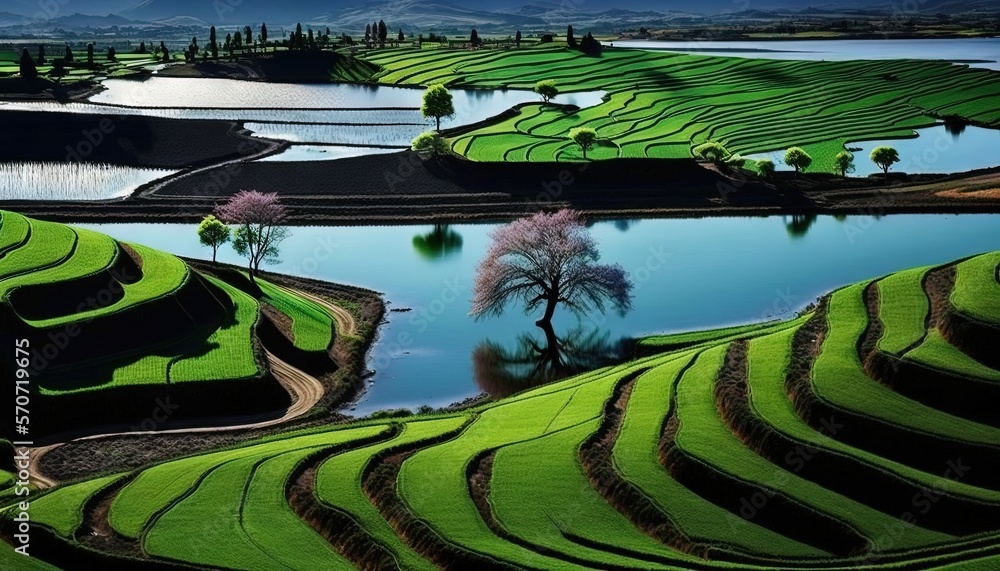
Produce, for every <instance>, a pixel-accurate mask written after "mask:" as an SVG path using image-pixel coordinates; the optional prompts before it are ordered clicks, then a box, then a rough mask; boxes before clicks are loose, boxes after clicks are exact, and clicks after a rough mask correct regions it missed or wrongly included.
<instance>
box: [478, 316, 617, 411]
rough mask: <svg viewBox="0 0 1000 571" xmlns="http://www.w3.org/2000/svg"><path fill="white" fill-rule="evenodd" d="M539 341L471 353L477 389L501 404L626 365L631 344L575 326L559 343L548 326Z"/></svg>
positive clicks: (522, 339) (533, 336) (525, 338)
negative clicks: (516, 396)
mask: <svg viewBox="0 0 1000 571" xmlns="http://www.w3.org/2000/svg"><path fill="white" fill-rule="evenodd" d="M539 328H540V329H541V330H542V333H543V334H542V335H538V334H537V333H532V332H527V333H523V334H522V335H520V336H519V337H518V338H517V342H516V343H515V344H514V346H512V347H506V346H504V345H502V344H500V343H497V342H495V341H490V340H486V341H482V342H480V343H479V345H478V346H476V348H475V349H474V350H473V351H472V371H473V375H474V376H475V379H476V384H477V385H478V386H479V388H480V389H481V390H483V391H485V392H486V393H488V394H489V395H490V396H493V397H496V398H503V397H506V396H510V395H512V394H514V393H517V392H520V391H523V390H525V389H529V388H531V387H537V386H539V385H544V384H546V383H551V382H553V381H558V380H559V379H564V378H566V377H570V376H572V375H576V374H579V373H583V372H586V371H592V370H594V369H598V368H600V367H605V366H607V365H614V364H617V363H621V362H623V361H624V360H626V359H627V358H628V357H629V356H630V354H631V345H632V343H631V340H630V339H629V338H627V337H622V338H620V339H617V340H613V339H612V338H611V331H608V330H604V331H602V330H601V329H598V328H592V329H590V328H587V327H584V326H583V325H579V326H577V327H576V328H575V329H573V330H571V331H569V332H568V333H566V334H565V335H564V336H562V337H558V336H556V333H555V330H554V329H553V328H552V325H551V324H550V323H545V324H543V325H539Z"/></svg>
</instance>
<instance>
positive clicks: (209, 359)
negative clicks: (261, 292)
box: [170, 276, 260, 383]
mask: <svg viewBox="0 0 1000 571" xmlns="http://www.w3.org/2000/svg"><path fill="white" fill-rule="evenodd" d="M206 279H208V280H209V281H210V282H212V283H213V284H215V285H216V286H218V287H220V288H222V290H223V291H225V292H226V293H227V294H228V295H229V297H230V299H232V301H233V303H234V304H235V305H236V311H235V316H234V321H233V322H232V323H228V324H226V325H224V326H223V327H220V328H219V329H217V330H216V331H215V332H214V333H213V334H212V335H211V336H210V337H209V338H208V340H207V341H206V345H207V346H209V347H211V349H209V350H208V351H207V352H206V353H204V354H201V355H195V356H183V357H181V358H180V359H178V360H176V361H174V362H173V363H171V365H170V381H171V382H174V383H183V382H192V381H204V380H205V379H210V380H211V379H248V378H251V377H255V376H257V375H258V374H260V368H259V367H258V365H257V361H256V359H255V357H254V349H253V339H252V338H253V328H254V326H255V325H256V323H257V318H258V305H257V300H255V299H254V298H252V297H250V296H249V295H247V294H245V293H243V292H242V291H240V290H238V289H236V288H235V287H233V286H231V285H229V284H227V283H225V282H223V281H222V280H217V279H215V278H212V277H207V276H206Z"/></svg>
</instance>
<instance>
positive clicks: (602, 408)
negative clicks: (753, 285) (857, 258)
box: [0, 233, 1000, 571]
mask: <svg viewBox="0 0 1000 571" xmlns="http://www.w3.org/2000/svg"><path fill="white" fill-rule="evenodd" d="M0 236H2V233H0ZM998 265H1000V255H998V254H996V253H990V254H985V255H982V256H978V257H974V258H970V259H968V260H963V261H959V262H954V263H951V264H945V265H943V266H938V267H934V268H916V269H912V270H905V271H901V272H899V273H895V274H890V275H887V276H883V277H880V278H877V279H875V280H870V281H865V282H861V283H858V284H855V285H851V286H848V287H844V288H842V289H839V290H836V291H834V292H832V293H830V294H828V295H826V296H824V297H823V298H822V299H821V300H820V302H819V303H818V304H817V305H816V306H815V307H812V308H810V309H809V310H808V311H807V312H805V313H803V314H802V315H800V316H798V317H796V318H794V319H792V320H789V321H783V322H769V323H763V324H757V325H748V326H735V327H729V328H723V329H717V330H714V331H707V332H700V333H691V334H677V335H670V336H662V337H658V338H651V339H649V340H648V341H647V343H646V345H645V349H646V350H647V352H649V353H651V354H649V355H648V356H646V357H642V358H639V359H635V360H633V361H629V362H626V363H624V364H621V365H617V366H612V367H606V368H602V369H598V370H595V371H591V372H588V373H584V374H581V375H578V376H575V377H571V378H568V379H564V380H561V381H558V382H555V383H551V384H548V385H544V386H541V387H538V388H535V389H531V390H528V391H524V392H521V393H518V394H517V395H514V396H512V397H509V398H507V399H501V400H497V401H494V402H488V403H486V404H480V405H477V406H474V407H472V408H469V409H466V410H462V411H458V412H450V413H433V414H426V415H418V416H412V417H402V418H397V419H388V420H386V419H382V420H373V419H370V420H358V421H353V422H349V423H346V424H341V425H336V424H335V425H320V426H314V427H310V428H305V429H299V430H297V431H294V432H286V433H279V434H276V435H272V436H268V437H265V438H262V439H259V440H256V441H255V440H251V441H249V442H245V443H240V444H235V445H232V446H230V447H228V448H222V449H217V450H212V451H208V452H204V453H200V454H193V455H189V456H186V457H183V458H180V459H175V460H171V461H167V462H162V463H158V464H152V465H149V466H144V467H142V468H139V469H137V470H136V471H135V472H134V473H133V474H120V473H113V474H106V475H97V476H95V477H93V478H91V479H84V480H81V481H77V482H72V483H68V484H65V485H63V486H60V487H57V488H55V489H54V490H52V491H49V492H46V493H45V494H43V495H42V496H41V497H40V498H38V499H37V500H36V502H37V506H38V509H37V511H36V512H35V514H34V517H35V519H36V522H37V525H38V526H40V528H41V529H46V530H50V531H51V533H52V534H53V537H56V538H57V539H55V541H62V542H64V543H65V544H66V547H67V548H69V549H70V550H72V549H75V548H81V547H80V546H79V545H78V542H79V541H81V538H82V537H86V536H87V535H88V534H90V533H92V531H93V530H92V529H91V526H92V525H93V519H92V518H93V517H97V518H106V521H105V522H104V524H105V525H106V526H108V527H110V528H111V529H113V530H114V532H115V533H117V534H118V535H119V536H120V538H121V539H120V541H124V542H128V543H129V544H130V545H131V546H132V547H130V549H131V550H132V551H131V553H132V554H130V555H126V556H125V557H136V556H137V555H136V554H138V553H141V554H142V556H143V557H145V558H149V559H152V560H154V561H171V562H180V563H183V564H185V565H190V566H195V567H198V568H224V569H251V570H257V569H261V570H264V569H267V570H270V569H285V570H298V569H301V570H313V569H354V568H363V569H375V568H378V569H381V568H392V569H419V570H429V569H434V568H446V569H531V570H549V569H578V570H581V569H616V570H617V569H635V570H645V569H698V570H711V569H733V570H737V569H739V570H752V569H759V570H761V571H764V570H774V569H783V570H795V569H802V570H805V569H817V570H829V571H832V570H844V569H862V570H873V571H874V570H891V569H949V570H970V571H976V570H987V569H993V568H994V567H995V565H996V563H997V558H998V557H1000V525H998V524H997V522H998V521H1000V480H998V479H997V478H996V477H995V474H996V473H1000V472H998V470H1000V422H982V420H981V419H980V420H979V421H977V420H973V419H971V418H965V417H964V415H963V414H962V410H961V407H956V406H955V404H954V402H951V404H949V408H948V412H944V411H943V410H939V409H938V408H937V407H936V406H935V403H934V402H933V399H929V400H928V399H924V400H921V401H920V402H917V401H915V400H912V399H910V398H908V397H907V396H905V395H904V394H901V393H899V392H897V391H895V390H894V389H893V388H892V387H891V386H887V385H885V384H882V383H881V382H879V381H877V380H876V379H875V378H873V377H871V376H869V374H868V372H867V371H868V369H867V368H866V365H865V363H866V362H868V361H869V360H870V358H871V357H872V355H876V354H878V353H883V354H885V355H891V356H894V357H900V358H902V359H904V360H905V361H907V362H909V363H911V365H912V366H916V367H925V368H926V371H927V374H928V375H934V374H939V376H940V375H942V374H945V373H946V374H948V375H960V376H961V377H962V378H971V379H975V380H977V381H978V382H981V383H983V384H984V386H987V387H988V386H994V387H996V389H997V391H998V393H1000V371H997V370H994V369H992V368H990V367H989V366H988V365H986V364H983V363H980V362H978V361H976V360H974V359H973V358H972V357H970V356H968V355H966V354H965V353H964V352H963V347H964V346H965V344H964V343H965V341H966V340H964V339H963V338H961V337H960V335H961V332H956V331H955V330H953V329H948V328H940V327H937V324H936V323H935V322H934V321H933V320H932V319H930V318H929V315H930V312H931V311H930V308H931V307H932V305H933V304H940V303H942V301H941V296H938V297H932V296H931V295H930V293H929V292H928V290H927V287H928V286H927V282H928V280H927V276H928V275H929V274H930V273H931V272H939V271H945V270H948V271H951V269H955V275H956V276H957V279H956V281H955V285H954V288H953V291H951V292H950V303H949V304H948V305H946V306H945V307H943V308H939V311H938V312H939V313H940V312H942V311H943V312H946V313H947V312H953V313H956V314H957V312H963V313H964V314H968V315H970V316H975V318H976V319H977V322H978V323H980V324H981V325H983V326H1000V318H998V314H997V313H996V312H995V307H996V303H994V302H995V301H996V299H997V296H996V294H995V288H996V287H997V283H998V282H997V281H996V270H997V267H998ZM210 281H211V283H213V284H215V285H216V286H217V287H219V288H220V289H221V290H222V291H225V292H226V293H227V295H229V296H230V297H231V298H232V299H233V300H234V302H235V303H236V305H237V309H236V315H237V317H236V322H235V324H233V325H231V326H230V327H229V328H228V329H225V328H224V329H220V330H219V331H218V332H217V333H218V335H217V336H215V337H214V339H215V340H216V342H218V343H219V344H220V345H221V346H233V342H232V341H230V340H227V339H228V336H229V335H230V334H229V333H226V334H225V335H223V334H222V332H228V331H229V330H230V329H232V333H231V335H232V336H233V338H235V337H237V336H239V337H241V338H242V337H245V336H246V335H247V330H246V329H245V321H243V319H244V317H243V311H244V309H243V307H255V306H253V305H252V304H248V305H246V306H244V302H245V301H247V300H245V299H244V298H243V297H241V293H240V292H239V291H238V290H236V289H235V288H233V287H232V286H228V285H227V284H225V283H224V282H221V281H218V280H214V279H212V280H210ZM262 289H263V290H264V292H265V295H266V297H267V298H268V299H265V300H263V301H265V302H266V303H271V304H272V305H273V306H274V307H275V308H277V309H279V310H280V311H282V312H286V315H288V316H289V317H290V318H292V319H293V321H295V320H300V319H305V318H306V317H307V316H310V317H315V313H314V310H315V309H317V308H314V307H312V306H310V305H309V304H303V303H298V302H295V300H288V299H285V298H284V297H283V296H285V295H286V294H287V291H286V290H284V289H281V288H277V287H275V286H273V285H271V284H262ZM866 291H868V293H869V294H871V295H877V296H878V300H879V305H878V311H877V312H875V311H874V309H873V308H871V307H869V306H867V305H866V303H865V295H866ZM243 295H246V294H243ZM249 301H250V302H254V303H255V300H253V299H249ZM252 315H254V312H253V311H249V310H247V311H246V317H247V318H250V317H252ZM873 319H878V320H879V322H880V324H881V327H882V335H881V336H880V337H879V338H876V339H872V340H869V341H867V342H865V343H862V340H863V339H864V337H865V335H866V332H867V331H868V325H869V324H870V323H872V320H873ZM237 332H238V335H237ZM657 348H659V349H657ZM230 356H231V357H232V358H234V359H236V357H235V353H230ZM203 358H204V359H206V361H205V364H202V365H200V366H203V367H216V366H223V365H222V361H215V364H211V365H210V364H208V363H209V361H211V360H212V359H215V358H216V357H214V356H212V352H209V353H207V354H206V355H205V356H204V357H203ZM244 359H247V357H246V356H243V357H239V358H238V359H237V360H244ZM182 362H183V361H182ZM803 366H804V368H802V367H803ZM191 370H192V372H193V371H194V370H195V366H194V364H192V369H191ZM929 378H931V379H933V378H938V377H933V376H931V377H929ZM940 379H941V382H942V383H945V382H947V379H948V377H947V376H940ZM942 389H944V390H943V391H942V392H947V393H949V394H950V397H951V398H952V399H955V398H958V399H961V395H958V396H956V395H955V394H954V391H948V390H947V389H948V387H946V386H943V387H942ZM984 390H989V389H984ZM959 402H961V401H959ZM968 404H969V405H970V407H971V406H973V405H976V404H978V403H973V402H969V403H968ZM831 414H832V416H830V415H831ZM852 422H864V423H870V424H866V425H867V426H871V427H875V428H871V429H869V430H866V431H852V430H851V429H850V424H851V423H852ZM831 427H832V429H831ZM845 427H846V428H845ZM880 430H884V431H887V432H886V433H887V434H894V435H897V436H898V437H900V438H901V441H900V443H899V445H898V446H901V447H903V446H908V443H910V442H918V443H922V445H923V448H918V449H917V450H918V453H917V454H916V455H907V454H904V453H900V452H899V451H898V450H896V449H894V447H892V446H889V447H887V446H886V445H885V443H884V442H882V441H881V440H880V438H881V437H880V436H879V435H878V434H876V432H875V431H880ZM943 446H944V447H956V450H959V449H960V450H964V451H966V452H964V453H967V454H971V456H968V457H966V458H974V459H975V460H976V463H975V464H973V467H972V470H976V469H979V470H980V472H979V473H978V475H976V476H970V477H968V478H964V477H962V475H961V474H959V475H958V476H956V475H955V474H954V473H952V472H947V471H946V468H947V466H949V465H948V464H947V463H944V462H943V463H942V465H941V466H937V465H934V464H928V463H927V462H926V461H925V460H924V458H922V457H921V455H920V454H919V452H920V451H923V453H925V454H926V455H928V456H934V455H936V454H939V451H940V450H941V449H942V447H943ZM786 452H787V453H786ZM952 460H953V462H959V464H961V460H956V459H952ZM831 474H836V475H837V477H836V478H830V477H829V476H830V475H831ZM991 474H992V475H991ZM123 477H127V478H129V479H128V480H127V481H126V483H124V485H123V486H122V487H121V489H120V491H117V492H115V493H114V495H113V497H111V501H110V509H109V510H107V511H106V512H100V513H93V514H92V513H88V512H87V510H88V509H91V508H90V507H88V506H91V505H93V502H90V501H89V500H91V499H93V498H95V497H98V496H97V494H101V493H103V492H102V490H106V489H107V486H109V485H111V484H112V483H114V482H117V481H118V480H119V479H120V478H123ZM845 478H850V479H851V480H850V482H849V485H848V484H845V480H844V479H845ZM119 485H120V484H119ZM868 485H871V486H879V488H878V490H879V491H878V492H877V493H871V491H870V490H869V489H868V488H867V487H866V486H868ZM925 493H929V494H932V495H928V496H926V497H925V496H923V495H922V494H925ZM925 504H926V507H925ZM7 506H8V508H7V511H4V512H3V515H2V516H0V522H2V521H3V518H10V517H11V513H12V512H11V511H10V507H9V506H10V504H9V500H8V501H7ZM98 556H102V555H100V554H98ZM4 557H8V558H9V557H10V556H9V555H7V554H6V553H0V561H4V559H3V558H4ZM109 557H110V556H109ZM43 560H44V559H43ZM55 563H58V562H55Z"/></svg>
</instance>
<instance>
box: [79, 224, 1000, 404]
mask: <svg viewBox="0 0 1000 571" xmlns="http://www.w3.org/2000/svg"><path fill="white" fill-rule="evenodd" d="M87 227H90V228H95V229H98V230H100V231H103V232H106V233H108V234H111V235H113V236H115V237H117V238H119V239H124V240H129V241H134V242H139V243H143V244H147V245H149V246H153V247H157V248H162V249H164V250H167V251H169V252H173V253H175V254H180V255H185V256H193V257H201V258H205V257H210V252H209V251H208V250H207V249H206V248H204V247H201V246H199V244H198V239H197V236H196V235H195V226H194V225H176V224H159V225H158V224H102V225H87ZM494 227H495V226H493V225H457V226H450V227H448V228H445V229H441V228H439V229H438V232H435V231H434V230H435V229H434V228H433V227H432V226H372V227H296V228H293V229H292V236H291V237H290V238H289V239H288V240H286V242H285V243H284V244H283V245H282V256H283V261H282V262H281V263H280V264H278V265H276V266H272V267H270V268H269V269H272V270H274V271H278V272H284V273H288V274H294V275H300V276H307V277H313V278H319V279H324V280H329V281H337V282H344V283H350V284H355V285H359V286H365V287H368V288H372V289H375V290H377V291H380V292H383V293H384V294H385V298H386V300H387V301H389V303H390V305H389V307H390V308H396V309H403V308H409V309H411V311H408V312H393V313H389V314H388V320H389V323H388V324H387V325H385V326H383V327H382V328H381V330H380V338H379V342H378V343H377V344H376V346H375V347H374V349H373V350H372V353H371V355H370V359H369V367H370V368H372V369H374V370H376V371H377V372H376V375H375V377H374V383H372V384H370V386H369V388H368V391H367V392H366V393H365V395H364V397H363V398H362V399H361V401H360V402H359V403H358V404H357V408H356V411H355V413H356V414H366V413H369V412H371V411H374V410H379V409H385V408H394V407H409V408H415V407H417V406H419V405H421V404H429V405H433V406H443V405H447V404H450V403H452V402H455V401H458V400H461V399H463V398H466V397H469V396H473V395H475V394H478V393H479V392H481V388H480V386H479V385H477V381H476V374H475V372H474V364H473V359H472V354H473V352H474V351H476V349H477V347H480V346H481V345H483V344H484V343H485V342H493V343H494V344H496V345H499V346H500V347H503V348H507V349H509V350H511V351H513V350H514V349H516V347H517V346H518V338H519V337H520V336H522V335H524V334H531V335H533V336H535V338H536V339H539V338H542V336H541V335H540V330H539V329H538V328H537V327H535V326H534V320H535V319H536V318H537V316H525V315H523V314H522V313H521V312H520V311H519V310H518V309H517V308H511V309H510V310H509V311H508V313H507V314H506V315H504V316H503V317H501V318H498V319H490V320H486V321H480V322H476V321H474V320H473V319H471V318H470V317H469V316H468V311H469V299H470V298H471V295H472V294H471V287H472V281H473V276H474V274H475V266H476V264H477V262H478V261H479V259H480V258H481V257H482V255H483V253H484V252H485V250H486V248H487V245H488V243H489V237H488V234H489V232H490V230H491V229H493V228H494ZM592 232H593V234H594V236H595V237H596V238H597V240H598V241H599V244H600V248H601V251H602V253H603V261H605V262H609V263H619V264H621V265H622V266H623V267H624V268H625V269H626V270H627V271H628V272H629V273H630V274H631V276H632V279H633V281H634V282H635V283H636V290H635V299H634V304H633V308H632V311H631V312H629V313H628V314H627V315H625V316H624V317H620V316H618V315H615V314H610V315H606V316H600V315H595V316H593V317H592V318H589V319H588V318H584V319H582V320H581V319H578V318H576V317H575V316H573V315H571V314H568V313H566V312H560V313H559V314H557V316H556V319H555V320H554V321H555V326H556V332H557V333H558V334H559V335H560V336H565V335H567V334H568V333H569V332H570V331H571V330H574V329H581V330H582V331H583V334H584V335H585V336H588V335H589V336H591V337H592V338H596V339H597V340H598V343H597V345H601V344H602V343H603V344H605V345H608V346H610V345H613V344H615V342H617V341H618V340H619V339H621V338H623V337H632V336H638V335H644V334H650V333H656V332H665V331H682V330H691V329H698V328H706V327H713V326H720V325H727V324H734V323H744V322H753V321H761V320H768V319H775V318H784V317H789V316H791V315H793V314H794V313H795V312H796V311H798V310H799V309H801V308H802V307H804V306H805V305H807V304H808V303H810V302H812V301H813V300H815V299H816V297H817V296H819V295H822V294H823V293H825V292H828V291H830V290H831V289H832V288H835V287H838V286H841V285H845V284H848V283H852V282H855V281H858V280H862V279H866V278H873V277H877V276H880V275H884V274H886V273H889V272H892V271H896V270H900V269H904V268H909V267H914V266H919V265H924V264H934V263H941V262H945V261H949V260H952V259H955V258H958V257H962V256H966V255H970V254H974V253H978V252H983V251H988V250H993V249H997V248H1000V216H997V215H962V216H957V215H904V216H888V217H885V218H881V219H875V218H872V217H849V218H847V219H845V220H837V219H834V218H831V217H819V218H805V219H801V218H800V219H795V220H793V219H791V218H782V217H769V218H706V219H649V220H641V221H639V220H632V221H617V222H598V223H596V224H594V225H593V226H592ZM456 237H457V238H456ZM219 257H220V259H221V260H222V261H226V262H232V263H240V264H242V263H243V262H242V260H241V259H240V258H239V257H238V256H236V255H235V254H234V253H233V252H232V250H231V249H229V248H223V249H222V251H220V253H219Z"/></svg>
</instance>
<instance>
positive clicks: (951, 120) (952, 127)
mask: <svg viewBox="0 0 1000 571" xmlns="http://www.w3.org/2000/svg"><path fill="white" fill-rule="evenodd" d="M965 126H966V122H965V120H964V119H962V118H961V117H954V116H949V117H945V118H944V130H945V131H947V132H948V134H949V135H951V138H952V139H953V140H955V141H957V140H958V138H959V137H960V136H961V135H962V133H964V132H965Z"/></svg>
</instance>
